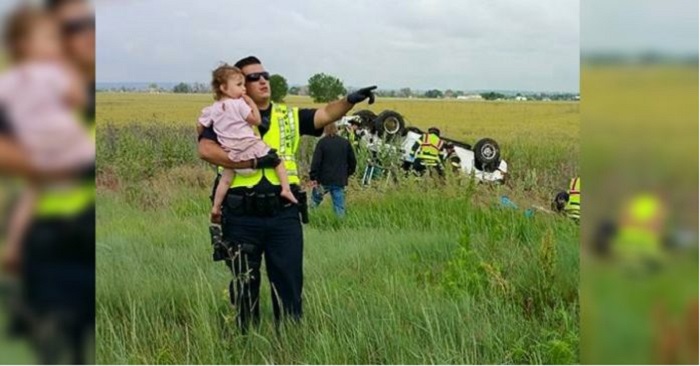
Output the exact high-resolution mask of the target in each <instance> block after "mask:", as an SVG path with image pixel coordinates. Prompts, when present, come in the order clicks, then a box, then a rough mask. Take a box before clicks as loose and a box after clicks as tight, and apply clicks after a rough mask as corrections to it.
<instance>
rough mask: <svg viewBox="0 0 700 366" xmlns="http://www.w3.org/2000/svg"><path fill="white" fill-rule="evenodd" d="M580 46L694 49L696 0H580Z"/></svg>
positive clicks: (609, 49)
mask: <svg viewBox="0 0 700 366" xmlns="http://www.w3.org/2000/svg"><path fill="white" fill-rule="evenodd" d="M581 22H582V25H583V27H582V33H581V50H582V51H583V52H584V53H586V52H608V53H609V52H618V53H628V54H629V53H639V52H646V51H655V52H659V53H665V54H669V55H672V56H686V55H689V54H697V53H698V0H583V1H582V2H581Z"/></svg>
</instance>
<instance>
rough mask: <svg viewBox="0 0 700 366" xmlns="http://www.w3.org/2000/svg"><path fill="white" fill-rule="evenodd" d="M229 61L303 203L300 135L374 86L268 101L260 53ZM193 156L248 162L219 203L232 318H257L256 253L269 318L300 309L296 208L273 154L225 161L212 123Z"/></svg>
mask: <svg viewBox="0 0 700 366" xmlns="http://www.w3.org/2000/svg"><path fill="white" fill-rule="evenodd" d="M235 66H236V67H238V68H240V69H241V71H243V74H244V75H245V82H246V84H245V86H246V91H247V93H248V95H249V96H250V97H251V99H253V101H254V102H255V103H256V104H257V106H258V108H259V109H260V114H261V116H262V124H261V125H260V126H259V127H257V129H258V131H259V132H260V135H261V136H262V139H263V141H265V142H266V143H267V144H268V145H269V146H270V147H271V148H273V149H276V150H277V153H278V155H279V159H281V160H282V161H283V163H284V164H285V167H286V168H287V172H288V175H289V181H290V183H291V185H292V191H293V192H295V195H298V198H301V199H300V202H301V203H302V204H303V202H302V199H303V201H305V197H302V194H301V193H300V190H299V183H300V180H299V172H298V170H297V162H296V159H295V153H296V151H297V149H298V146H299V140H300V136H301V135H311V136H320V135H321V134H322V132H323V128H324V126H326V125H327V124H329V123H333V122H334V121H337V120H338V119H340V118H341V117H342V116H344V115H345V114H346V113H347V112H348V111H350V109H352V107H353V106H354V104H356V103H359V102H362V101H364V100H365V99H369V103H370V104H371V103H373V102H374V94H373V92H372V91H373V90H374V89H375V88H376V87H368V88H362V89H359V90H357V91H355V92H354V93H351V94H349V95H348V96H347V97H346V98H344V99H342V100H338V101H335V102H331V103H329V104H327V105H325V106H324V107H322V108H319V109H298V108H293V107H288V106H286V105H284V104H277V103H275V104H273V103H271V102H270V83H269V78H270V75H269V73H268V72H267V71H265V68H264V67H263V65H262V63H261V62H260V60H259V59H257V58H256V57H254V56H249V57H246V58H244V59H241V60H239V61H238V62H237V63H236V64H235ZM198 150H199V155H200V157H201V158H202V159H204V160H205V161H207V162H209V163H212V164H215V165H218V166H223V167H228V168H232V169H240V168H255V169H257V171H256V172H255V173H254V174H252V175H249V176H243V175H240V174H237V175H236V176H235V178H234V180H233V182H232V184H231V189H230V190H229V192H228V195H227V197H226V200H225V202H224V205H223V208H222V229H223V239H224V241H225V242H226V243H227V245H228V248H229V249H230V251H229V253H230V257H229V259H227V260H226V263H227V265H228V266H230V268H231V270H232V272H233V276H234V280H233V281H231V284H230V285H229V294H230V297H231V302H232V303H233V304H234V305H235V307H236V309H237V311H238V313H237V321H238V325H239V326H240V327H241V329H242V330H243V331H244V332H245V331H246V329H247V328H248V326H249V324H250V323H251V321H252V322H257V321H258V320H259V316H260V314H259V303H260V302H259V294H260V281H261V275H260V266H261V264H262V260H263V257H264V259H265V264H266V268H267V275H268V278H269V281H270V285H271V288H272V289H271V293H272V305H273V311H274V315H275V320H276V321H277V322H279V320H280V319H281V318H282V316H283V315H285V316H288V317H289V318H291V319H293V320H298V319H300V318H301V316H302V285H303V271H302V260H303V243H304V240H303V233H302V228H301V219H300V209H303V207H302V206H301V205H299V206H296V205H293V204H290V203H288V202H286V200H282V199H281V198H280V197H279V192H280V186H279V180H278V179H277V176H276V174H275V172H274V169H273V167H274V166H275V165H276V163H277V161H274V160H270V159H253V160H251V161H248V162H242V163H232V162H231V161H230V160H229V159H228V156H227V154H226V152H225V151H224V150H223V149H222V148H221V147H220V146H219V144H218V143H217V138H216V134H215V132H214V131H213V129H212V128H207V129H204V130H203V132H202V133H201V134H200V136H199V145H198Z"/></svg>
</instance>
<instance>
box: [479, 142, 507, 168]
mask: <svg viewBox="0 0 700 366" xmlns="http://www.w3.org/2000/svg"><path fill="white" fill-rule="evenodd" d="M473 151H474V166H475V167H476V168H477V169H479V170H481V171H484V172H488V173H491V172H494V171H496V169H498V165H499V164H500V163H501V148H500V147H499V146H498V143H497V142H496V141H494V140H492V139H489V138H486V139H481V140H479V141H478V142H477V143H476V145H474V150H473Z"/></svg>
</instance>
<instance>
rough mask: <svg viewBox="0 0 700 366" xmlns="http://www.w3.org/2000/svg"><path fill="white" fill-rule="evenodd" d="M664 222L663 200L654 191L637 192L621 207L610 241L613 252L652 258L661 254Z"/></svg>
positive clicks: (628, 257) (620, 255)
mask: <svg viewBox="0 0 700 366" xmlns="http://www.w3.org/2000/svg"><path fill="white" fill-rule="evenodd" d="M666 222H667V210H666V205H665V204H664V202H663V201H662V200H661V199H659V197H657V196H656V195H654V194H640V195H637V196H635V197H634V198H633V199H631V200H630V201H629V202H628V203H627V204H626V205H625V206H624V209H623V211H622V215H621V219H620V222H619V225H618V228H617V232H616V234H615V237H614V239H613V241H612V254H613V255H614V256H615V257H617V258H618V259H622V260H643V261H647V262H648V261H653V262H656V263H655V264H659V263H660V261H661V260H662V258H663V252H664V250H663V249H664V246H665V243H664V241H665V237H666V234H667V232H666V231H667V230H666Z"/></svg>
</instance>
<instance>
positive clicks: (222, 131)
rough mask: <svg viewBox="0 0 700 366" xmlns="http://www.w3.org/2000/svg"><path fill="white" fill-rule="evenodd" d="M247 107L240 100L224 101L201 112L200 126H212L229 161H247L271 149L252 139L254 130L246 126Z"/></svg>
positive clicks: (260, 141) (256, 138) (258, 140)
mask: <svg viewBox="0 0 700 366" xmlns="http://www.w3.org/2000/svg"><path fill="white" fill-rule="evenodd" d="M250 112H251V109H250V106H248V104H247V103H246V102H245V101H244V100H243V98H238V99H230V98H227V99H223V100H220V101H217V102H215V103H214V104H212V105H211V106H209V107H206V108H204V109H202V114H201V115H200V117H199V123H200V124H201V125H202V126H204V127H209V126H212V125H213V126H214V132H216V136H217V137H218V139H219V143H220V144H221V146H222V147H223V149H224V150H225V151H226V152H227V153H228V157H229V159H231V161H234V162H236V161H246V160H250V159H253V158H258V157H262V156H265V155H266V154H267V153H268V152H269V151H270V147H269V146H267V145H266V144H265V143H264V142H263V141H262V140H261V139H260V137H258V136H256V135H255V131H254V130H253V126H251V125H250V124H249V123H248V122H246V120H245V119H246V117H248V115H250Z"/></svg>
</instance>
